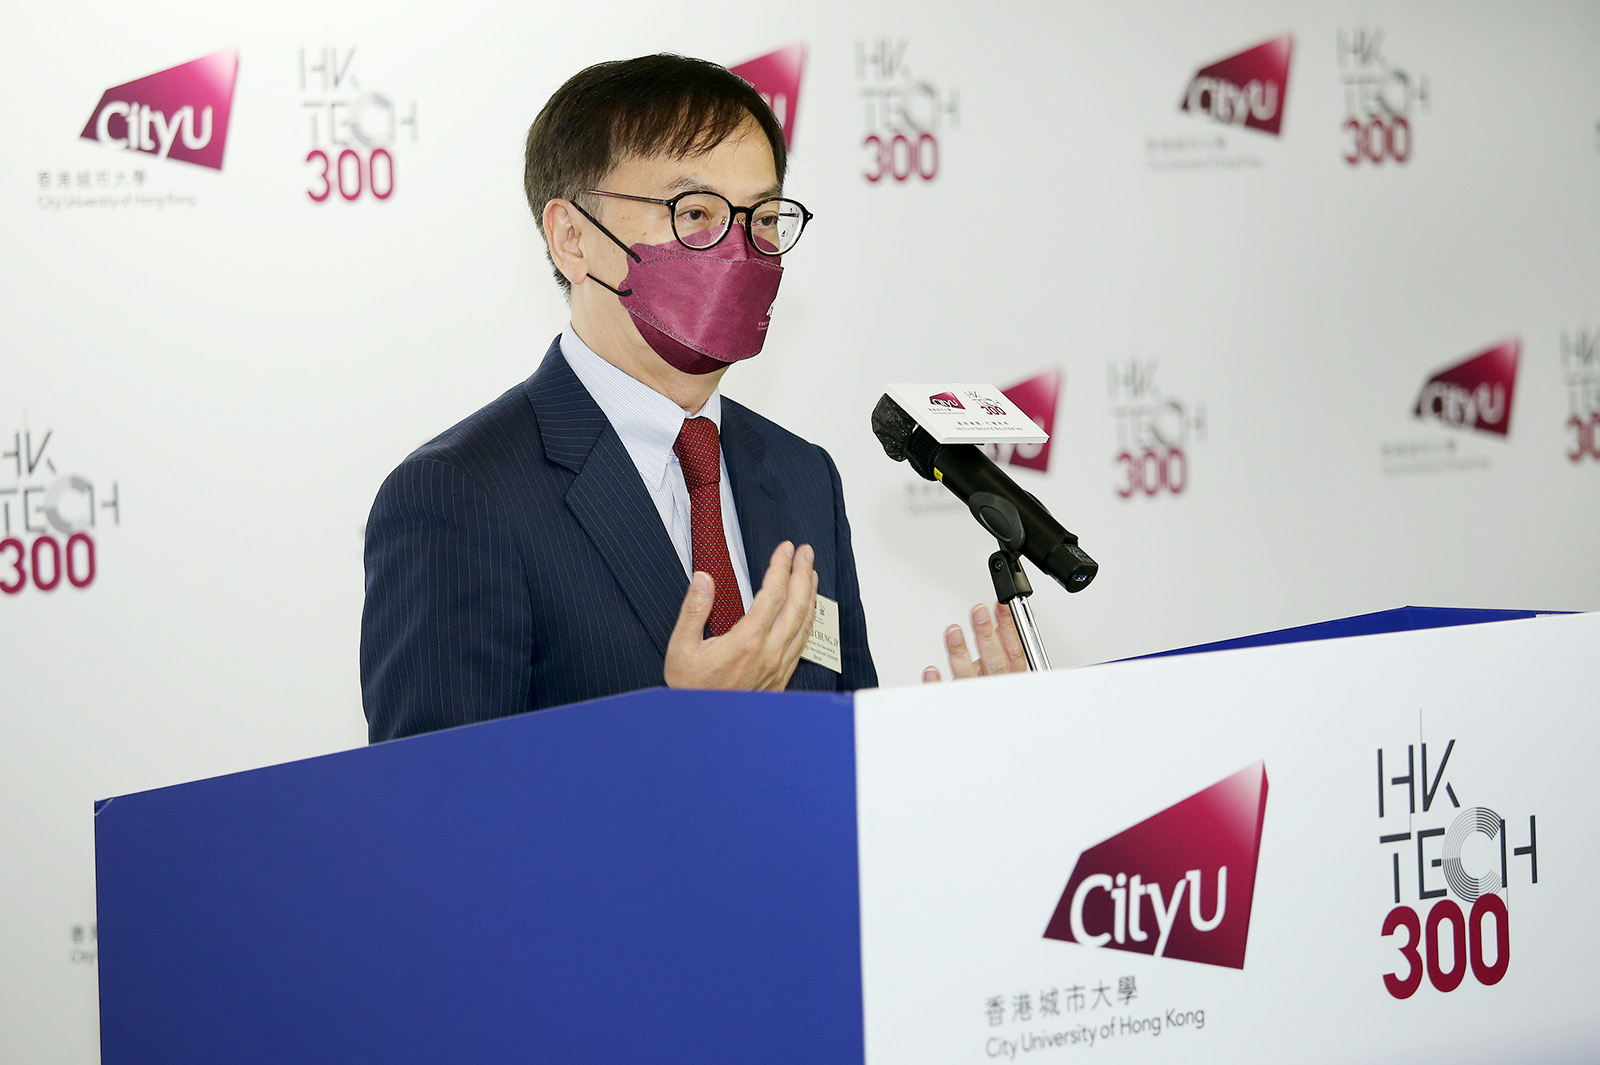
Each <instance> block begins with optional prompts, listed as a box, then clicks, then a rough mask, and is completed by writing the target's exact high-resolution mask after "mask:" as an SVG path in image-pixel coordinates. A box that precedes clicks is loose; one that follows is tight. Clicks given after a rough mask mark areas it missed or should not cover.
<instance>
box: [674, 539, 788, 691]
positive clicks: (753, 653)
mask: <svg viewBox="0 0 1600 1065" xmlns="http://www.w3.org/2000/svg"><path fill="white" fill-rule="evenodd" d="M815 559H816V552H814V551H812V550H811V546H810V545H809V544H802V545H801V546H800V548H799V549H798V550H796V549H795V546H794V545H793V544H791V543H789V542H788V541H787V540H785V541H784V542H783V543H781V544H779V545H778V549H777V550H776V551H774V552H772V561H771V562H770V563H769V564H768V565H767V575H766V577H765V578H764V579H763V580H762V581H761V590H760V591H758V592H757V593H756V594H755V598H754V599H752V600H751V602H750V611H749V613H747V614H745V616H744V617H742V618H740V619H739V620H738V622H737V623H735V624H734V626H733V628H731V629H729V630H728V631H727V632H725V633H723V634H722V635H721V636H712V637H711V638H710V639H707V638H706V635H705V631H706V619H707V618H709V617H710V616H711V603H712V601H713V599H715V597H716V593H717V588H716V582H714V581H713V580H712V579H711V577H710V575H708V574H705V573H696V574H695V575H694V579H693V580H692V581H690V582H689V592H688V594H687V595H685V596H684V597H683V608H682V609H681V610H680V611H679V612H678V624H677V625H676V626H674V627H673V630H672V638H671V639H670V640H669V641H668V642H667V663H666V668H665V669H664V670H663V674H664V676H665V677H666V681H667V686H668V687H672V688H728V689H734V690H739V691H781V690H782V689H783V687H784V685H786V684H788V683H789V677H790V676H791V675H792V674H793V673H794V668H795V666H797V665H799V664H800V652H801V651H803V650H805V646H806V640H808V639H809V638H810V637H811V623H812V621H813V619H814V618H815V616H816V612H817V574H816V571H815V570H813V569H812V568H811V567H812V563H813V562H814V561H815ZM723 594H724V595H738V594H739V589H738V588H730V589H727V590H725V591H724V592H723Z"/></svg>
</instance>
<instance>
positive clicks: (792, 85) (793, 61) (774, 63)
mask: <svg viewBox="0 0 1600 1065" xmlns="http://www.w3.org/2000/svg"><path fill="white" fill-rule="evenodd" d="M805 65H806V46H805V45H803V44H791V45H789V46H788V47H787V48H780V49H778V50H777V51H776V52H768V53H767V54H766V55H763V56H757V57H756V58H755V59H751V60H749V61H748V62H744V63H740V64H739V65H738V66H736V67H729V68H728V69H729V70H731V71H733V73H735V74H737V75H739V76H740V77H741V78H743V79H744V80H745V81H748V82H749V83H750V84H751V85H752V86H754V87H755V90H756V92H758V93H760V94H761V98H762V99H763V100H765V101H767V106H768V107H770V108H772V113H773V114H775V115H777V116H778V124H779V125H781V126H782V127H783V146H784V147H785V148H788V149H790V150H793V148H794V125H795V119H796V117H798V116H799V114H800V75H801V73H802V72H803V71H804V70H805Z"/></svg>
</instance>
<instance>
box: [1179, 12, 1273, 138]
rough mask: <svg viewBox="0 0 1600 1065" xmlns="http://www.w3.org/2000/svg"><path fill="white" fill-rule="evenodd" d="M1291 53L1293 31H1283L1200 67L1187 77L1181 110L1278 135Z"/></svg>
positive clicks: (1226, 123)
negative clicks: (1267, 39)
mask: <svg viewBox="0 0 1600 1065" xmlns="http://www.w3.org/2000/svg"><path fill="white" fill-rule="evenodd" d="M1293 51H1294V35H1293V34H1289V33H1286V34H1284V35H1283V36H1282V37H1274V38H1273V39H1272V40H1270V41H1266V42H1264V43H1262V44H1258V45H1256V46H1255V47H1254V48H1247V49H1245V50H1244V51H1242V52H1240V53H1239V54H1238V55H1233V56H1229V57H1228V58H1227V59H1219V60H1217V61H1216V62H1215V63H1212V64H1211V65H1210V66H1208V67H1201V68H1200V69H1199V70H1197V71H1195V75H1194V77H1193V78H1192V79H1191V80H1190V82H1189V88H1188V91H1187V92H1185V93H1184V95H1183V105H1182V107H1180V108H1179V110H1181V111H1185V112H1190V113H1194V114H1204V115H1210V116H1211V117H1212V118H1213V119H1214V120H1216V121H1218V122H1221V123H1223V124H1224V125H1228V126H1243V127H1245V128H1246V129H1257V130H1260V131H1261V132H1263V133H1270V134H1272V135H1273V136H1274V137H1276V136H1278V135H1279V132H1280V130H1281V129H1282V127H1283V105H1284V98H1285V97H1286V96H1287V95H1288V92H1289V56H1290V53H1291V52H1293Z"/></svg>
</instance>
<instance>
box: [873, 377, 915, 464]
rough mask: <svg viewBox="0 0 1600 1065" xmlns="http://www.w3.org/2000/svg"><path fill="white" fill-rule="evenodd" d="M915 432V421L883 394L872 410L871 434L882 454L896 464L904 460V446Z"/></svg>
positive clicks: (886, 394)
mask: <svg viewBox="0 0 1600 1065" xmlns="http://www.w3.org/2000/svg"><path fill="white" fill-rule="evenodd" d="M916 431H917V420H916V419H915V418H913V417H912V416H911V415H909V414H907V413H906V412H905V411H904V410H903V409H901V407H900V404H898V403H896V402H895V401H894V400H893V399H891V398H890V396H889V393H887V392H885V393H884V394H883V398H882V399H880V400H878V405H877V406H876V407H874V408H873V409H872V432H873V434H874V435H875V436H876V437H877V438H878V443H880V444H882V445H883V453H884V454H885V455H888V456H889V457H890V458H891V459H893V460H894V461H896V462H904V461H905V459H906V446H907V445H908V444H909V443H910V442H911V434H912V433H914V432H916Z"/></svg>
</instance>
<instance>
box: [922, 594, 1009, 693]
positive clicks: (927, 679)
mask: <svg viewBox="0 0 1600 1065" xmlns="http://www.w3.org/2000/svg"><path fill="white" fill-rule="evenodd" d="M972 631H973V633H974V634H975V635H976V636H977V637H978V657H977V658H973V657H972V656H971V655H970V654H968V652H967V639H966V637H965V636H963V635H962V633H961V626H960V625H951V626H950V627H949V628H948V629H945V630H944V649H945V652H946V653H947V654H948V655H949V656H950V677H951V679H952V680H960V679H961V678H962V677H984V676H988V675H990V674H992V673H1022V672H1025V671H1026V670H1027V668H1028V656H1027V655H1026V654H1025V653H1024V652H1023V650H1022V637H1021V636H1018V635H1017V625H1016V622H1015V621H1013V620H1012V618H1011V608H1010V607H1009V606H1007V605H1005V604H1004V603H996V604H995V607H994V618H993V619H991V618H990V617H989V608H988V607H986V606H984V605H983V604H982V603H979V604H978V605H977V606H975V607H973V608H972ZM939 679H940V678H939V667H937V666H927V667H925V668H924V669H923V670H922V680H923V683H925V684H931V683H932V682H934V681H937V680H939Z"/></svg>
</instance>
